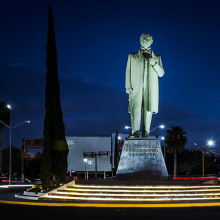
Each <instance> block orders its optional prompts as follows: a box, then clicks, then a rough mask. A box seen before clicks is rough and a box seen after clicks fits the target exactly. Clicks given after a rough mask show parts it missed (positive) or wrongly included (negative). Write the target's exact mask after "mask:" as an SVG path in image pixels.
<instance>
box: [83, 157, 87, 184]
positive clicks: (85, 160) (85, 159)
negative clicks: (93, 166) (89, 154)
mask: <svg viewBox="0 0 220 220" xmlns="http://www.w3.org/2000/svg"><path fill="white" fill-rule="evenodd" d="M83 161H84V163H85V180H86V162H87V158H84V159H83Z"/></svg>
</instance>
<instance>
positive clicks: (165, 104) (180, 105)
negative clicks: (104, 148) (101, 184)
mask: <svg viewBox="0 0 220 220" xmlns="http://www.w3.org/2000/svg"><path fill="white" fill-rule="evenodd" d="M49 4H51V7H52V10H53V16H54V27H55V38H56V46H57V55H58V71H59V82H60V97H61V104H62V110H63V117H64V123H66V124H67V128H68V129H67V130H66V135H109V136H110V135H111V134H112V133H114V132H115V130H116V127H117V128H118V131H119V133H130V131H127V130H125V129H124V126H125V125H128V126H130V114H129V113H128V95H127V94H126V93H125V69H126V64H127V58H128V54H129V53H133V52H136V51H137V50H138V49H139V48H140V36H141V34H142V33H150V34H151V35H152V36H153V40H154V42H153V44H152V46H151V48H152V50H153V51H154V53H156V54H158V55H160V56H161V58H162V63H163V67H164V70H165V74H164V76H163V77H162V78H159V96H160V102H159V113H158V114H156V115H153V118H152V124H151V129H153V128H154V127H156V126H158V125H160V124H164V125H165V126H166V127H165V129H164V130H160V129H156V130H155V131H154V132H152V133H151V134H150V135H165V131H166V130H167V129H170V126H181V127H182V128H183V129H184V130H185V131H186V133H187V135H186V136H187V138H188V143H187V145H186V148H188V149H191V148H194V147H196V146H195V145H194V143H197V144H198V145H200V146H205V145H206V142H207V141H208V140H210V139H212V140H213V141H215V145H214V146H213V147H212V150H215V152H217V153H219V154H220V147H219V146H220V117H219V109H220V86H219V84H220V62H219V60H220V1H219V0H209V1H201V0H191V1H188V0H184V1H182V0H180V1H176V0H174V1H170V0H166V1H165V0H161V1H160V0H157V1H148V0H144V1H143V0H135V1H129V0H80V1H79V0H77V1H75V0H72V1H65V0H62V1H61V0H50V1H48V0H31V1H30V0H19V1H18V0H7V1H1V3H0V20H1V23H0V30H1V34H0V100H3V101H5V102H6V103H8V104H11V106H12V108H13V111H14V115H13V124H12V126H15V125H17V124H19V123H21V122H23V121H26V120H31V123H30V124H23V125H21V126H19V127H17V128H14V129H13V130H12V145H14V146H15V147H21V140H22V138H25V139H28V138H41V137H42V136H43V125H44V115H45V108H44V104H45V83H46V71H47V69H46V64H45V60H46V42H47V28H48V5H49ZM8 144H9V129H7V128H5V129H4V130H3V147H6V146H7V145H8Z"/></svg>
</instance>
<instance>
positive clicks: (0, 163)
mask: <svg viewBox="0 0 220 220" xmlns="http://www.w3.org/2000/svg"><path fill="white" fill-rule="evenodd" d="M1 176H2V130H1V129H0V177H1Z"/></svg>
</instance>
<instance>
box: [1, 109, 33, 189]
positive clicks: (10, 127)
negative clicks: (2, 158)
mask: <svg viewBox="0 0 220 220" xmlns="http://www.w3.org/2000/svg"><path fill="white" fill-rule="evenodd" d="M7 108H8V109H10V126H8V125H6V124H5V123H4V122H2V121H0V122H1V123H2V124H4V125H5V126H6V127H7V128H9V129H10V143H9V185H11V130H12V128H15V127H18V126H19V125H21V124H24V123H30V122H31V121H24V122H22V123H20V124H18V125H16V126H14V127H12V126H11V122H12V118H11V116H12V115H11V112H12V108H11V106H10V105H7Z"/></svg>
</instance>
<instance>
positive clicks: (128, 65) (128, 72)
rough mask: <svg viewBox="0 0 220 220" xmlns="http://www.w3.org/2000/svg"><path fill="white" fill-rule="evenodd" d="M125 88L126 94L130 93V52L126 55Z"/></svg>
mask: <svg viewBox="0 0 220 220" xmlns="http://www.w3.org/2000/svg"><path fill="white" fill-rule="evenodd" d="M125 88H126V93H127V94H130V93H131V92H132V87H131V55H130V54H129V56H128V61H127V67H126V75H125Z"/></svg>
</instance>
